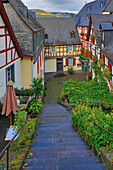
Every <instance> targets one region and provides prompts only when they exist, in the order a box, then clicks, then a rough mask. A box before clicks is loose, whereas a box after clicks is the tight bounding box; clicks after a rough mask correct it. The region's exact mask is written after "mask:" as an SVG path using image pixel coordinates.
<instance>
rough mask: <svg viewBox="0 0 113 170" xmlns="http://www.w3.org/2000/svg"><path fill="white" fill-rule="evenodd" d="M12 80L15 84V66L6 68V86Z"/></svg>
mask: <svg viewBox="0 0 113 170" xmlns="http://www.w3.org/2000/svg"><path fill="white" fill-rule="evenodd" d="M10 78H11V80H12V81H13V82H15V73H14V64H13V65H11V66H10V67H8V68H6V84H7V83H8V81H9V79H10Z"/></svg>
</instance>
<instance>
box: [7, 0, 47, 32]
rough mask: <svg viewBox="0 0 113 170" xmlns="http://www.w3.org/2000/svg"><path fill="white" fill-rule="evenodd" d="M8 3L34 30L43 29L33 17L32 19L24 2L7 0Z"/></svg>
mask: <svg viewBox="0 0 113 170" xmlns="http://www.w3.org/2000/svg"><path fill="white" fill-rule="evenodd" d="M9 3H10V4H11V5H12V7H13V8H14V9H15V11H16V12H17V13H18V14H19V16H20V17H21V18H22V20H23V21H24V22H25V23H26V24H27V25H28V26H29V27H30V28H31V29H32V30H33V31H34V32H37V31H40V30H42V29H44V28H43V27H42V25H41V24H40V23H38V22H37V21H36V20H35V19H33V17H32V15H31V14H30V11H29V10H28V9H27V7H26V6H25V5H24V3H23V2H22V1H21V0H9ZM23 8H24V9H26V11H27V15H28V17H26V15H25V13H24V11H23Z"/></svg>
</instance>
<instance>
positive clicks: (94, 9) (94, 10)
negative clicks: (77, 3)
mask: <svg viewBox="0 0 113 170" xmlns="http://www.w3.org/2000/svg"><path fill="white" fill-rule="evenodd" d="M109 1H110V0H96V1H92V2H89V3H87V4H85V5H84V6H83V8H82V9H81V10H80V11H79V13H78V14H77V15H76V16H75V21H77V20H78V22H76V23H77V24H76V26H87V27H88V26H89V20H90V16H91V15H92V14H101V13H102V12H103V11H104V9H105V7H106V6H107V5H108V3H109ZM101 3H102V7H101Z"/></svg>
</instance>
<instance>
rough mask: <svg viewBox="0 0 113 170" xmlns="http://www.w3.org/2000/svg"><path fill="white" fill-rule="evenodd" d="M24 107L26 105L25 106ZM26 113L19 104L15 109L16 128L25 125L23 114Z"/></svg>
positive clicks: (18, 128)
mask: <svg viewBox="0 0 113 170" xmlns="http://www.w3.org/2000/svg"><path fill="white" fill-rule="evenodd" d="M25 107H26V106H25ZM26 115H27V112H26V111H25V110H24V109H23V108H22V107H21V106H20V108H18V109H16V110H15V118H14V121H15V124H14V125H15V127H16V128H17V129H16V130H17V131H18V130H20V129H21V128H22V127H23V126H24V125H25V116H26Z"/></svg>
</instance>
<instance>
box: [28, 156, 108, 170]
mask: <svg viewBox="0 0 113 170" xmlns="http://www.w3.org/2000/svg"><path fill="white" fill-rule="evenodd" d="M27 164H28V166H29V167H34V166H37V167H40V166H50V167H52V166H59V167H60V166H61V167H72V166H76V165H91V164H93V165H95V164H97V165H103V164H101V160H100V159H99V158H98V157H97V156H94V157H70V158H41V159H37V158H35V157H34V159H28V160H27ZM104 166H105V165H104ZM64 169H65V168H64ZM95 170H96V169H95Z"/></svg>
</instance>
